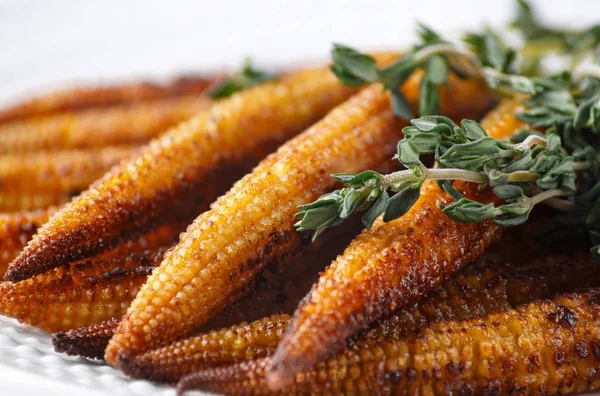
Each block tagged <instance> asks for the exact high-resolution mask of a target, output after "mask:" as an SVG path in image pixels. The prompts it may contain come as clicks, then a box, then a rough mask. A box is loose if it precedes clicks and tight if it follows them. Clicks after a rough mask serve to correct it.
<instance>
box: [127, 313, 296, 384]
mask: <svg viewBox="0 0 600 396" xmlns="http://www.w3.org/2000/svg"><path fill="white" fill-rule="evenodd" d="M289 320H290V317H289V316H288V315H286V314H273V315H271V316H269V317H266V318H262V319H258V320H256V321H254V322H251V323H247V322H242V323H240V324H238V325H233V326H231V327H226V328H224V329H220V330H214V331H211V332H209V333H207V334H201V335H198V336H195V337H190V338H185V339H183V340H181V341H177V342H174V343H173V344H171V345H169V346H167V347H163V348H159V349H155V350H153V351H149V352H147V353H145V354H143V355H140V356H138V357H136V358H135V360H134V361H131V362H128V361H121V362H120V363H121V365H122V369H123V371H124V372H125V374H127V375H129V376H131V377H134V378H147V379H152V380H153V381H159V382H167V383H176V382H177V381H178V380H179V379H180V378H181V377H182V376H184V375H186V374H189V373H192V372H194V371H197V370H199V369H201V368H203V367H210V366H219V365H223V364H232V363H235V362H241V361H245V360H251V359H257V358H261V357H265V356H268V355H270V354H271V353H272V352H273V351H274V350H275V347H276V346H277V343H278V342H279V340H280V339H281V337H282V336H283V331H284V330H285V327H286V326H287V324H288V323H289Z"/></svg>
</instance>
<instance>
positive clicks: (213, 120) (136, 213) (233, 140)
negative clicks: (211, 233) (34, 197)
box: [6, 68, 355, 281]
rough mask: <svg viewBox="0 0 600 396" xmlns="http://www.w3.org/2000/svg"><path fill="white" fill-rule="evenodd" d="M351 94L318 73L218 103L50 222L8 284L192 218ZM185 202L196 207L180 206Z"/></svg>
mask: <svg viewBox="0 0 600 396" xmlns="http://www.w3.org/2000/svg"><path fill="white" fill-rule="evenodd" d="M354 92H355V89H351V88H348V87H345V86H344V85H342V84H341V83H340V82H339V81H338V80H337V79H336V78H335V76H333V74H331V73H330V72H329V70H327V69H325V68H319V69H306V70H302V71H298V72H295V73H292V74H290V75H288V76H286V77H283V78H282V79H281V80H280V81H275V82H267V83H265V84H262V85H260V86H258V87H255V88H252V89H249V90H247V91H243V92H241V93H239V94H236V95H234V96H232V97H231V98H229V99H226V100H223V101H221V102H219V103H218V104H216V105H215V106H213V107H212V108H211V109H210V110H209V111H207V112H204V113H201V114H199V115H198V116H196V117H194V118H193V119H191V120H190V121H188V122H186V123H184V124H182V125H180V126H178V127H176V128H174V129H172V130H171V131H169V132H167V133H166V134H164V135H163V136H162V137H160V138H158V139H157V140H154V141H153V142H151V143H150V144H149V146H148V148H147V149H146V150H145V151H144V152H143V153H142V154H141V155H140V156H139V157H137V159H135V160H133V161H130V162H128V163H123V164H122V165H121V166H120V167H117V168H115V169H113V170H112V171H111V172H110V173H108V174H107V175H106V176H105V177H104V179H102V181H100V182H99V183H97V184H96V185H95V187H94V188H91V189H90V190H87V191H86V192H85V193H84V194H82V195H81V196H80V197H78V198H77V199H76V200H74V201H73V202H72V203H71V204H69V205H68V206H67V207H66V208H65V209H64V210H62V211H61V212H60V213H59V214H57V215H56V216H54V218H53V219H52V221H50V222H49V223H47V225H46V226H45V227H43V228H42V229H41V231H40V232H39V233H38V234H37V235H36V237H35V238H34V239H33V240H32V242H31V243H30V244H29V245H28V247H27V248H26V249H25V250H24V252H23V253H22V254H21V255H20V256H19V257H17V259H16V260H15V262H14V264H15V265H14V266H13V267H12V269H11V270H10V271H9V272H7V275H6V277H7V279H8V280H11V281H18V280H22V279H27V278H29V277H31V276H33V275H35V274H37V273H40V272H43V271H45V270H47V269H49V268H52V267H53V266H56V265H58V264H60V263H64V262H70V261H74V260H77V259H80V258H84V257H86V256H90V255H93V254H96V253H98V252H99V251H102V250H103V249H105V248H106V247H107V246H111V245H114V244H115V243H116V241H118V240H119V239H120V238H121V237H122V236H124V235H129V234H132V233H138V234H139V233H142V232H144V231H145V230H147V229H149V228H150V227H152V226H153V225H154V224H156V223H161V222H164V221H165V220H167V219H169V218H170V217H172V215H173V213H174V212H177V211H182V210H184V211H185V212H187V213H189V214H192V213H193V214H195V215H197V214H198V213H200V212H202V211H203V210H205V209H206V208H208V205H209V204H210V203H211V202H212V201H214V199H215V198H216V197H217V196H218V194H219V193H220V192H222V191H223V190H224V189H225V188H227V187H229V186H230V185H231V184H232V183H233V181H234V180H236V179H237V176H238V175H239V174H240V173H241V172H243V171H247V170H248V169H250V168H251V167H252V166H253V165H254V164H256V163H257V162H258V160H259V159H261V158H262V157H263V156H264V155H265V154H266V153H268V152H269V151H271V150H272V149H273V148H274V147H276V146H277V145H279V144H280V143H282V142H283V141H285V140H287V139H288V138H290V137H291V136H293V135H295V134H296V133H298V132H300V131H301V130H303V129H304V128H306V127H307V126H308V125H310V124H312V123H313V122H315V121H316V120H318V119H319V118H321V117H322V116H323V115H324V114H325V113H327V112H328V111H329V110H330V109H331V108H332V107H334V106H335V105H337V104H339V103H340V102H342V101H343V100H345V99H346V98H348V97H349V96H350V95H351V94H352V93H354ZM186 197H193V198H195V201H193V202H192V204H191V205H182V202H181V201H182V199H184V198H186ZM182 206H191V207H189V208H185V207H184V208H182ZM193 217H194V216H192V218H193ZM59 252H60V253H59Z"/></svg>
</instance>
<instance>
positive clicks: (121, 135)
mask: <svg viewBox="0 0 600 396" xmlns="http://www.w3.org/2000/svg"><path fill="white" fill-rule="evenodd" d="M212 104H213V101H212V100H210V99H208V98H207V97H205V96H202V95H198V96H184V97H179V98H170V99H163V100H160V101H156V102H151V103H135V104H129V105H126V106H119V107H114V108H108V109H93V110H86V111H82V112H75V113H66V114H60V115H53V116H48V117H41V118H34V119H27V120H23V121H14V122H11V123H7V124H4V125H0V154H7V153H11V154H12V153H26V152H36V151H42V150H43V151H55V150H72V149H84V148H98V147H105V146H111V145H134V144H142V143H146V142H148V141H149V140H150V139H152V138H154V137H156V136H159V135H160V134H161V133H163V132H165V131H166V130H167V129H169V128H170V127H172V126H174V125H177V124H178V123H180V122H183V121H186V120H187V119H189V118H191V117H193V116H194V115H196V114H197V113H198V112H200V111H203V110H206V109H208V108H209V107H210V106H211V105H212Z"/></svg>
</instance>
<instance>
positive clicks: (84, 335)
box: [52, 318, 121, 360]
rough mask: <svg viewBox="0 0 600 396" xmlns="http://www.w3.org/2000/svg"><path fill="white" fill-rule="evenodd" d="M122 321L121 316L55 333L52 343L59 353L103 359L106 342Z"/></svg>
mask: <svg viewBox="0 0 600 396" xmlns="http://www.w3.org/2000/svg"><path fill="white" fill-rule="evenodd" d="M120 321H121V319H120V318H112V319H108V320H105V321H104V322H100V323H98V324H95V325H91V326H83V327H78V328H76V329H72V330H68V331H66V332H65V331H61V332H58V333H54V334H52V345H53V346H54V350H55V351H56V352H58V353H65V354H67V355H69V356H81V357H85V358H88V359H98V360H99V359H103V358H104V349H105V348H106V344H108V340H110V338H111V337H112V335H113V334H114V332H115V330H116V328H117V326H118V325H119V322H120Z"/></svg>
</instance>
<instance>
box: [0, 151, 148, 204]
mask: <svg viewBox="0 0 600 396" xmlns="http://www.w3.org/2000/svg"><path fill="white" fill-rule="evenodd" d="M139 151H140V149H139V148H137V147H127V146H123V147H106V148H101V149H88V150H73V151H59V152H51V153H48V152H42V153H28V154H7V155H0V211H2V212H16V211H21V210H32V209H40V208H45V207H48V206H53V205H60V204H64V203H66V202H68V201H70V200H71V198H73V197H74V196H76V195H78V194H79V193H80V192H81V191H83V190H85V189H87V188H88V187H89V186H90V184H92V183H93V182H94V181H95V180H96V179H98V178H100V177H101V176H102V175H103V174H104V173H106V171H108V170H109V169H110V168H111V167H112V166H113V165H115V164H118V163H119V162H120V161H121V160H123V159H126V158H129V157H131V156H133V155H135V154H136V153H138V152H139Z"/></svg>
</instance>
